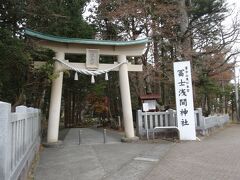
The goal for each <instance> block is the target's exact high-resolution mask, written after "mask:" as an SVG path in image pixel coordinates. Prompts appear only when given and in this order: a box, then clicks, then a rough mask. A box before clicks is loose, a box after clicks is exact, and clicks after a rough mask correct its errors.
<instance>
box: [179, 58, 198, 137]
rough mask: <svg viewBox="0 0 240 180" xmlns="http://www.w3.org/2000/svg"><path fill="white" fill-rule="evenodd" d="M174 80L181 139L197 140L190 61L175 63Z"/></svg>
mask: <svg viewBox="0 0 240 180" xmlns="http://www.w3.org/2000/svg"><path fill="white" fill-rule="evenodd" d="M174 79H175V95H176V110H177V119H178V129H179V131H180V139H182V140H195V139H196V132H195V122H194V108H193V96H192V81H191V80H192V78H191V68H190V62H189V61H183V62H176V63H174Z"/></svg>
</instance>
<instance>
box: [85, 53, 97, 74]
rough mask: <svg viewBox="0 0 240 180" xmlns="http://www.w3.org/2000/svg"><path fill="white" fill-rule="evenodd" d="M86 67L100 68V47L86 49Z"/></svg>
mask: <svg viewBox="0 0 240 180" xmlns="http://www.w3.org/2000/svg"><path fill="white" fill-rule="evenodd" d="M86 68H87V69H89V70H96V69H98V68H99V49H86Z"/></svg>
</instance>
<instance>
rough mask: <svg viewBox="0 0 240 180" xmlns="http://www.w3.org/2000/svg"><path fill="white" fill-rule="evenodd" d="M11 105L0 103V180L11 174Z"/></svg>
mask: <svg viewBox="0 0 240 180" xmlns="http://www.w3.org/2000/svg"><path fill="white" fill-rule="evenodd" d="M10 113H11V104H9V103H5V102H2V101H0V179H1V180H8V179H10V172H11V163H10V162H11V159H10V158H11V147H10V145H11V138H10V137H11V134H10V133H11V120H10V115H11V114H10Z"/></svg>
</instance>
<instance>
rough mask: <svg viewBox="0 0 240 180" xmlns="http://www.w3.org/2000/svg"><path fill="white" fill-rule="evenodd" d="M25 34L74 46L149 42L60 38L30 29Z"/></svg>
mask: <svg viewBox="0 0 240 180" xmlns="http://www.w3.org/2000/svg"><path fill="white" fill-rule="evenodd" d="M25 34H26V35H28V36H31V37H35V38H39V39H44V40H48V41H54V42H60V43H75V44H94V45H108V46H129V45H138V44H146V43H147V42H149V39H148V38H144V39H139V40H132V41H110V40H94V39H80V38H68V37H61V36H53V35H49V34H44V33H41V32H37V31H33V30H31V29H25Z"/></svg>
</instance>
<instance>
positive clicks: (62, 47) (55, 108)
mask: <svg viewBox="0 0 240 180" xmlns="http://www.w3.org/2000/svg"><path fill="white" fill-rule="evenodd" d="M25 34H26V35H28V36H31V37H34V38H37V39H38V45H39V46H42V47H45V48H49V49H52V50H53V51H54V52H55V59H56V61H55V64H54V72H58V73H59V76H58V77H57V78H56V79H54V80H53V81H52V88H51V99H50V108H49V119H48V132H47V143H57V142H58V133H59V121H60V107H61V96H62V83H63V70H65V69H72V70H75V71H76V72H80V71H84V72H86V73H85V74H89V73H90V75H92V76H93V77H94V75H96V74H95V73H96V72H102V73H107V72H108V71H110V70H115V71H119V81H120V93H121V99H122V110H123V122H124V129H125V136H126V138H127V139H129V140H131V139H135V138H136V137H135V134H134V127H133V116H132V105H131V97H130V88H129V78H128V71H142V65H131V64H130V63H127V59H126V57H127V56H131V57H133V56H141V55H142V54H143V52H144V49H145V46H146V43H147V42H148V39H147V38H146V39H141V40H135V41H126V42H124V41H121V42H119V41H107V40H92V39H91V40H90V39H78V38H65V37H59V36H52V35H47V34H43V33H39V32H36V31H32V30H30V29H26V30H25ZM91 50H93V53H91ZM94 51H95V52H94ZM96 52H97V53H96ZM65 53H69V54H71V53H74V54H86V55H87V56H89V55H90V56H93V57H94V58H96V56H99V55H111V56H117V58H118V64H99V65H98V64H95V63H94V62H93V63H91V62H90V64H89V67H90V68H92V67H91V65H93V69H87V68H86V64H87V63H86V64H85V63H70V62H68V61H67V60H65ZM90 61H91V59H90ZM95 66H98V67H95Z"/></svg>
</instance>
